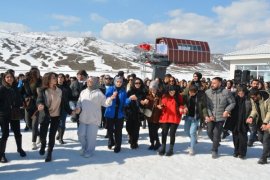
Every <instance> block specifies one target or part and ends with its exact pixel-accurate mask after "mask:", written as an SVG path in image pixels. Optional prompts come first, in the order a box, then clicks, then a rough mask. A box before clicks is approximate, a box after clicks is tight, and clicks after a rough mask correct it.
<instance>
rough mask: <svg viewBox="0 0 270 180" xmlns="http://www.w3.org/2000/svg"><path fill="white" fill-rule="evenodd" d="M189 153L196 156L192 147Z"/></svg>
mask: <svg viewBox="0 0 270 180" xmlns="http://www.w3.org/2000/svg"><path fill="white" fill-rule="evenodd" d="M188 154H189V155H190V156H194V155H195V151H194V150H193V149H192V148H190V149H189V152H188Z"/></svg>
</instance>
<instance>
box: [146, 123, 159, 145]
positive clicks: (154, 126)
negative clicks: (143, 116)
mask: <svg viewBox="0 0 270 180" xmlns="http://www.w3.org/2000/svg"><path fill="white" fill-rule="evenodd" d="M158 129H159V123H152V122H149V121H148V130H149V137H150V143H151V144H154V143H155V142H156V143H157V142H159V138H158Z"/></svg>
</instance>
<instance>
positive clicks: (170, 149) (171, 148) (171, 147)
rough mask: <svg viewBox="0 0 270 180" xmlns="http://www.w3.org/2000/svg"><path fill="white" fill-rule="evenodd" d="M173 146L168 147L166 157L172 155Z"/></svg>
mask: <svg viewBox="0 0 270 180" xmlns="http://www.w3.org/2000/svg"><path fill="white" fill-rule="evenodd" d="M173 146H174V145H172V144H171V145H170V148H169V150H168V151H167V152H166V156H172V155H173Z"/></svg>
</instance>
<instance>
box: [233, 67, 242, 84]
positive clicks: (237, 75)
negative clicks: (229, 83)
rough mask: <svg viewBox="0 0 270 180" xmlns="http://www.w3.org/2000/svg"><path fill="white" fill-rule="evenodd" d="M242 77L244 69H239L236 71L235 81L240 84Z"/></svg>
mask: <svg viewBox="0 0 270 180" xmlns="http://www.w3.org/2000/svg"><path fill="white" fill-rule="evenodd" d="M241 79H242V71H241V70H239V69H237V70H235V71H234V83H235V84H240V83H241Z"/></svg>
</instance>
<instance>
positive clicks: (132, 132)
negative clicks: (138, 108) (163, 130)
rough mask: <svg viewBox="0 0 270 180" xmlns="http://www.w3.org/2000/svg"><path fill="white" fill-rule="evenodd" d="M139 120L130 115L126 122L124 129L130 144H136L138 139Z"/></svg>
mask: <svg viewBox="0 0 270 180" xmlns="http://www.w3.org/2000/svg"><path fill="white" fill-rule="evenodd" d="M140 126H141V122H140V120H139V119H137V118H136V117H134V118H133V117H130V118H128V119H127V122H126V130H127V132H128V135H129V142H130V144H137V143H138V139H139V133H140Z"/></svg>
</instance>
